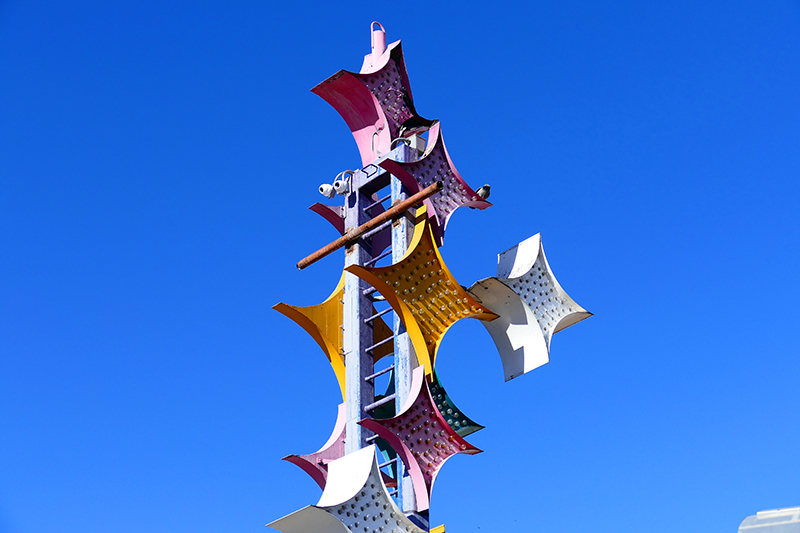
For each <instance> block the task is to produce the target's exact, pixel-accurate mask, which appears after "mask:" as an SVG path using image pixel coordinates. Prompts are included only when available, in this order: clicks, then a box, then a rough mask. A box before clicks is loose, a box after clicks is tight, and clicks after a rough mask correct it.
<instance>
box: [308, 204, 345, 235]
mask: <svg viewBox="0 0 800 533" xmlns="http://www.w3.org/2000/svg"><path fill="white" fill-rule="evenodd" d="M308 208H309V209H310V210H312V211H313V212H315V213H316V214H318V215H320V216H321V217H322V218H324V219H325V220H327V221H328V222H330V223H331V224H332V225H333V227H334V228H336V231H338V232H339V234H340V235H344V219H343V218H342V215H341V213H342V206H340V205H325V204H322V203H320V202H317V203H315V204H314V205H311V206H309V207H308Z"/></svg>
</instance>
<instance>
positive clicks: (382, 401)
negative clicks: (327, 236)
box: [364, 394, 394, 411]
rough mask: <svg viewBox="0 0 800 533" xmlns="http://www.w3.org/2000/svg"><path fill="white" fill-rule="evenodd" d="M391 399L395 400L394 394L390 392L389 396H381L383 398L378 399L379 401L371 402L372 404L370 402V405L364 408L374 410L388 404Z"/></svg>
mask: <svg viewBox="0 0 800 533" xmlns="http://www.w3.org/2000/svg"><path fill="white" fill-rule="evenodd" d="M391 401H394V394H390V395H389V396H387V397H386V398H381V399H380V400H378V401H377V402H374V403H371V404H369V405H368V406H366V407H365V408H364V410H365V411H374V410H375V409H377V408H378V407H380V406H381V405H386V404H387V403H389V402H391Z"/></svg>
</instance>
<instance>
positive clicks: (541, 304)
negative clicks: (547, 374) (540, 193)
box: [469, 233, 592, 381]
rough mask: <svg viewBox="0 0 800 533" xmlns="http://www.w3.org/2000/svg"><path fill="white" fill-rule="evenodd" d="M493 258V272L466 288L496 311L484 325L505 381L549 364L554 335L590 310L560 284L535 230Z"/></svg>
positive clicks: (579, 319)
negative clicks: (499, 362) (495, 347)
mask: <svg viewBox="0 0 800 533" xmlns="http://www.w3.org/2000/svg"><path fill="white" fill-rule="evenodd" d="M497 261H498V264H497V277H494V278H486V279H483V280H480V281H478V282H476V283H475V284H473V285H472V287H470V288H469V292H470V294H472V295H473V296H474V297H475V299H476V300H478V301H480V302H481V303H482V304H483V305H485V306H486V307H488V308H489V309H491V310H492V311H494V312H495V313H496V314H498V315H499V316H500V318H498V319H497V320H495V321H493V322H483V325H484V326H485V327H486V329H487V330H488V331H489V334H490V335H491V336H492V339H493V340H494V342H495V345H496V346H497V351H498V352H499V353H500V358H501V360H502V362H503V371H504V373H505V379H506V381H509V380H511V379H513V378H515V377H517V376H520V375H522V374H524V373H526V372H529V371H531V370H533V369H534V368H538V367H540V366H542V365H543V364H545V363H547V362H548V361H549V360H550V341H551V339H552V336H553V334H554V333H556V332H558V331H561V330H563V329H565V328H567V327H569V326H571V325H573V324H576V323H578V322H580V321H581V320H584V319H586V318H588V317H590V316H592V314H591V313H590V312H588V311H587V310H586V309H584V308H583V307H581V306H579V305H578V304H577V303H575V301H574V300H573V299H572V298H570V297H569V295H568V294H567V293H566V291H564V289H563V288H562V287H561V285H560V284H559V283H558V281H557V280H556V278H555V275H554V274H553V272H552V270H551V269H550V265H549V264H548V262H547V258H546V257H545V255H544V249H543V247H542V241H541V236H540V235H539V234H538V233H537V234H536V235H534V236H533V237H531V238H529V239H526V240H525V241H523V242H521V243H520V244H518V245H517V246H514V247H513V248H510V249H509V250H506V251H505V252H503V253H502V254H500V255H498V259H497Z"/></svg>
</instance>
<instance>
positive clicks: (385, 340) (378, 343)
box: [364, 336, 394, 352]
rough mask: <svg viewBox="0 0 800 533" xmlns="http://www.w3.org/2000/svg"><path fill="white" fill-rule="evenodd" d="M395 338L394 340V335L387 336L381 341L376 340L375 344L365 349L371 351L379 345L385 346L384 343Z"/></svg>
mask: <svg viewBox="0 0 800 533" xmlns="http://www.w3.org/2000/svg"><path fill="white" fill-rule="evenodd" d="M393 340H394V337H392V336H389V337H386V338H385V339H383V340H382V341H380V342H376V343H375V344H373V345H372V346H370V347H369V348H367V349H366V350H364V351H365V352H371V351H373V350H374V349H375V348H378V347H380V346H383V345H384V344H386V343H387V342H392V341H393Z"/></svg>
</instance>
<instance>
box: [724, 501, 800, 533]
mask: <svg viewBox="0 0 800 533" xmlns="http://www.w3.org/2000/svg"><path fill="white" fill-rule="evenodd" d="M739 533H800V507H784V508H782V509H770V510H768V511H759V512H758V513H756V514H755V515H752V516H748V517H747V518H745V519H744V520H742V523H741V524H740V525H739Z"/></svg>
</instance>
